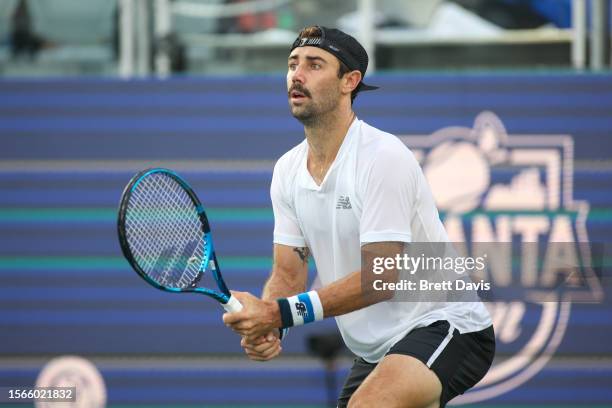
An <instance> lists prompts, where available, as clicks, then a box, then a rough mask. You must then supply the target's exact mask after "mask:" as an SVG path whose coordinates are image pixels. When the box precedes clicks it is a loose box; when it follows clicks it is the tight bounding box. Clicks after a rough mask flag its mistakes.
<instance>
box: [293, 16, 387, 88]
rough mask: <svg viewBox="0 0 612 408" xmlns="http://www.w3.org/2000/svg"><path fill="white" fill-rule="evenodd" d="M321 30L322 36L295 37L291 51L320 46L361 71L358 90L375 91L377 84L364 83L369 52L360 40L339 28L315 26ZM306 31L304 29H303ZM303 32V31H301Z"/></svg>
mask: <svg viewBox="0 0 612 408" xmlns="http://www.w3.org/2000/svg"><path fill="white" fill-rule="evenodd" d="M314 27H316V28H318V29H319V31H321V36H320V37H304V38H300V36H299V35H298V38H296V39H295V41H294V42H293V45H292V46H291V49H290V50H289V52H291V51H293V50H294V49H295V48H297V47H319V48H322V49H324V50H325V51H327V52H329V53H331V54H333V55H335V56H336V58H338V59H339V60H340V61H342V62H343V63H344V65H346V66H347V67H348V69H350V70H351V71H354V70H358V71H359V72H361V78H362V80H361V82H360V83H359V85H358V86H357V92H360V91H373V90H374V89H378V87H377V86H371V85H366V84H364V83H363V78H364V77H365V73H366V70H367V69H368V61H369V58H368V53H367V52H366V50H365V48H363V46H362V45H361V44H359V41H357V40H356V39H355V38H354V37H352V36H350V35H348V34H347V33H345V32H344V31H340V30H338V29H337V28H327V27H322V26H314ZM302 31H304V30H302ZM300 34H301V33H300Z"/></svg>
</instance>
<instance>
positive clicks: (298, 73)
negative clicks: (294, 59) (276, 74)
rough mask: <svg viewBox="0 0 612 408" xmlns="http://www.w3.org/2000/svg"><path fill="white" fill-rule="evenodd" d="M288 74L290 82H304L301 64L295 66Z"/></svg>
mask: <svg viewBox="0 0 612 408" xmlns="http://www.w3.org/2000/svg"><path fill="white" fill-rule="evenodd" d="M289 75H290V79H291V82H292V83H294V82H299V83H301V84H303V83H304V82H305V79H306V78H305V76H304V69H303V68H302V65H301V64H299V65H298V66H297V67H296V68H295V71H292V72H290V74H289Z"/></svg>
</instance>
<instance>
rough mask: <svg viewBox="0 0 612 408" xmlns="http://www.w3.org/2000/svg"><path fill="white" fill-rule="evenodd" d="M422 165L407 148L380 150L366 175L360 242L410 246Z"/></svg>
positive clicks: (390, 147) (388, 147)
mask: <svg viewBox="0 0 612 408" xmlns="http://www.w3.org/2000/svg"><path fill="white" fill-rule="evenodd" d="M420 171H421V170H420V168H419V164H418V162H417V161H416V159H415V158H414V156H413V155H412V153H411V152H410V151H409V150H408V149H407V148H405V147H404V146H399V148H398V146H394V145H393V146H387V147H385V148H384V149H381V150H380V151H379V152H378V154H376V157H374V158H373V161H372V162H371V164H370V169H369V171H368V172H367V173H366V175H365V182H364V184H363V185H364V186H365V187H364V191H363V196H362V197H363V199H362V203H363V206H362V214H361V222H360V231H359V233H360V241H361V243H362V244H366V243H371V242H385V241H395V242H410V241H411V240H412V231H411V221H412V214H413V213H414V212H415V209H414V203H415V202H416V201H417V199H418V196H417V194H418V172H420Z"/></svg>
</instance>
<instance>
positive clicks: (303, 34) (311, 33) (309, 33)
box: [298, 26, 359, 104]
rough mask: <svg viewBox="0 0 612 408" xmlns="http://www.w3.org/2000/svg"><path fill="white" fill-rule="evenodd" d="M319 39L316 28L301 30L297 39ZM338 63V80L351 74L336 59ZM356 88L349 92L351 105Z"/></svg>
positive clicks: (319, 33)
mask: <svg viewBox="0 0 612 408" xmlns="http://www.w3.org/2000/svg"><path fill="white" fill-rule="evenodd" d="M319 37H321V29H320V28H319V27H318V26H310V27H306V28H304V29H302V31H300V34H299V35H298V38H300V39H301V38H319ZM336 59H337V58H336ZM338 62H339V63H340V67H339V68H338V78H342V77H343V76H344V75H346V74H348V73H349V72H351V70H350V69H349V67H347V66H346V64H345V63H344V62H342V61H340V60H339V59H338ZM358 88H359V86H356V87H355V89H353V91H352V92H351V104H352V103H353V101H354V100H355V98H356V97H357V94H358V93H359V91H358V90H357V89H358Z"/></svg>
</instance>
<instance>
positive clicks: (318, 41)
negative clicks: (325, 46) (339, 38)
mask: <svg viewBox="0 0 612 408" xmlns="http://www.w3.org/2000/svg"><path fill="white" fill-rule="evenodd" d="M319 44H321V38H302V39H301V40H300V45H298V47H303V46H305V45H319Z"/></svg>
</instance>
